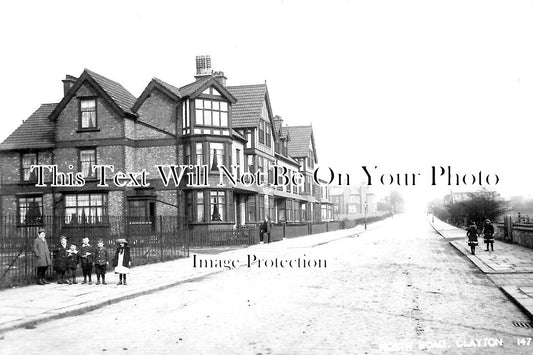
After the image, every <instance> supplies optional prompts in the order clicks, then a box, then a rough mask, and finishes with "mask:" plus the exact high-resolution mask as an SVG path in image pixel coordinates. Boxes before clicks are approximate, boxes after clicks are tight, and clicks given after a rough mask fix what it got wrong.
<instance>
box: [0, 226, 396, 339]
mask: <svg viewBox="0 0 533 355" xmlns="http://www.w3.org/2000/svg"><path fill="white" fill-rule="evenodd" d="M385 221H386V220H385ZM385 221H380V222H376V223H373V224H371V225H369V226H368V229H369V230H371V229H374V228H379V226H380V225H381V224H382V223H384V222H385ZM364 231H365V230H364V227H363V226H356V227H355V228H351V229H345V230H339V231H334V232H328V233H322V234H315V235H308V236H304V237H299V238H290V239H285V240H282V241H279V242H274V243H271V244H258V245H253V246H249V247H243V248H239V249H235V248H234V247H231V248H230V247H228V248H219V249H218V252H217V253H216V255H217V258H218V259H221V260H222V259H235V256H237V255H238V256H242V253H243V250H245V251H246V252H247V253H248V254H253V253H257V252H260V251H261V252H264V251H268V250H269V249H272V248H276V247H277V246H280V244H283V245H284V247H286V248H305V247H314V246H319V245H323V244H326V243H329V242H333V241H336V240H339V239H344V238H348V237H353V236H357V235H358V234H360V233H363V232H364ZM213 253H215V252H214V251H213V250H211V249H208V250H206V251H205V253H204V252H203V251H202V250H191V253H190V257H189V258H182V259H178V260H173V261H167V262H164V263H157V264H150V265H143V266H138V267H132V269H131V270H130V274H129V275H128V285H127V286H124V285H120V286H119V285H117V281H118V277H117V276H116V275H115V274H114V273H113V272H108V273H107V275H106V282H107V285H96V284H95V280H96V276H95V275H93V284H92V285H88V284H84V285H82V284H80V281H81V280H82V278H81V277H80V276H78V277H77V281H78V284H76V285H63V284H56V283H51V284H49V285H45V286H40V285H32V286H27V287H18V288H11V289H6V290H2V291H0V339H1V334H3V333H5V332H7V331H10V330H13V329H16V328H27V329H32V328H35V327H36V325H37V324H39V323H43V322H46V321H50V320H54V319H59V318H64V317H69V316H75V315H80V314H83V313H86V312H90V311H92V310H95V309H98V308H101V307H104V306H107V305H110V304H114V303H117V302H120V301H123V300H127V299H131V298H134V297H138V296H142V295H147V294H150V293H154V292H157V291H161V290H164V289H168V288H170V287H173V286H176V285H180V284H182V283H187V282H197V281H200V280H202V279H204V278H206V277H209V276H211V275H213V274H216V273H220V272H223V271H225V270H226V269H225V268H223V267H212V268H198V267H193V257H194V255H195V254H196V255H205V254H213ZM245 264H246V260H242V262H241V263H240V264H239V265H238V267H243V266H244V265H245Z"/></svg>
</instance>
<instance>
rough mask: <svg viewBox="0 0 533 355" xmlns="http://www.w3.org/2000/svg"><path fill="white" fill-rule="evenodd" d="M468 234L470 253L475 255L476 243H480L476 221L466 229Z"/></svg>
mask: <svg viewBox="0 0 533 355" xmlns="http://www.w3.org/2000/svg"><path fill="white" fill-rule="evenodd" d="M466 236H467V237H468V245H470V254H472V255H475V254H476V245H478V241H477V227H476V225H475V224H474V223H472V224H470V226H469V227H468V229H467V230H466Z"/></svg>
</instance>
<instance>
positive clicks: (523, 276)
mask: <svg viewBox="0 0 533 355" xmlns="http://www.w3.org/2000/svg"><path fill="white" fill-rule="evenodd" d="M429 222H430V223H431V224H432V226H433V228H434V229H435V231H437V232H438V233H439V234H440V235H441V236H442V237H443V238H444V239H446V240H449V242H450V244H451V245H452V246H453V247H455V248H456V249H457V250H458V251H459V252H461V253H463V254H464V255H465V256H466V257H467V258H468V259H470V261H472V263H474V264H475V265H476V266H477V267H478V268H479V269H480V270H481V271H482V272H483V273H485V274H486V275H487V276H488V277H489V278H490V279H491V280H492V281H493V282H494V283H495V284H496V285H498V286H499V287H500V289H501V290H502V291H503V292H504V293H505V294H506V295H507V296H508V297H509V298H510V299H511V300H512V301H513V302H515V303H516V304H517V305H518V306H519V307H520V308H521V309H522V310H523V311H524V312H525V313H526V314H527V315H528V316H529V318H531V320H533V250H532V249H529V248H526V247H523V246H520V245H518V244H509V243H505V242H502V241H498V240H496V241H495V243H494V251H486V250H485V248H486V246H485V244H484V243H483V238H482V237H481V238H480V239H479V241H480V243H479V247H478V248H476V254H475V255H472V254H471V253H470V247H469V246H468V244H467V238H466V231H465V230H463V229H460V228H456V227H454V226H452V225H449V224H447V223H444V222H442V221H441V220H439V219H437V218H434V217H431V218H430V219H429Z"/></svg>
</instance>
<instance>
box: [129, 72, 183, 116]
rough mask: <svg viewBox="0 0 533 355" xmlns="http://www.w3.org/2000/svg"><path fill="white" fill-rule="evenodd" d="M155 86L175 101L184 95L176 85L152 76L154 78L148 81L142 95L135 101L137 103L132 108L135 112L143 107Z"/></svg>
mask: <svg viewBox="0 0 533 355" xmlns="http://www.w3.org/2000/svg"><path fill="white" fill-rule="evenodd" d="M154 88H157V89H159V90H160V91H161V92H163V93H164V94H165V95H167V96H168V97H170V98H171V99H172V100H175V101H179V100H180V99H181V98H182V97H183V94H182V93H181V92H180V89H178V88H177V87H175V86H174V85H171V84H169V83H166V82H164V81H163V80H161V79H158V78H152V80H151V81H150V82H149V83H148V85H147V86H146V88H145V89H144V90H143V92H142V94H141V96H139V98H138V99H137V101H135V104H134V105H133V106H132V107H131V110H132V111H133V112H137V110H138V109H139V107H141V105H142V103H143V102H144V100H146V98H147V97H148V96H149V95H150V93H151V92H152V90H154Z"/></svg>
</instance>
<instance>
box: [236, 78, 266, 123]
mask: <svg viewBox="0 0 533 355" xmlns="http://www.w3.org/2000/svg"><path fill="white" fill-rule="evenodd" d="M228 90H229V92H231V93H232V94H233V96H235V97H236V98H237V103H236V104H234V105H233V106H232V107H231V118H232V121H231V122H232V125H233V127H236V128H246V127H256V126H257V125H258V124H259V117H260V116H261V111H262V110H263V103H264V101H265V96H266V93H267V87H266V84H257V85H239V86H228Z"/></svg>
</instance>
